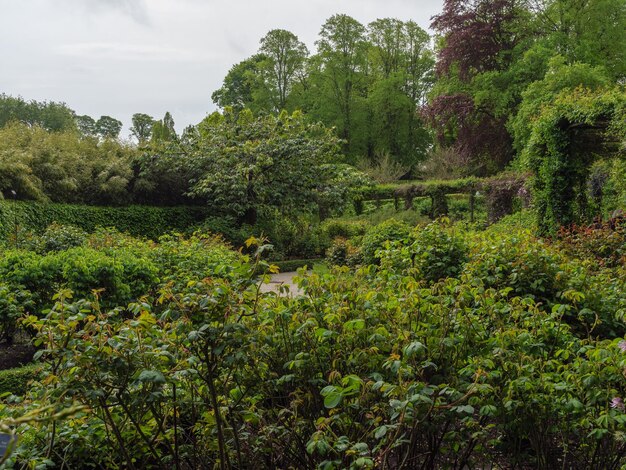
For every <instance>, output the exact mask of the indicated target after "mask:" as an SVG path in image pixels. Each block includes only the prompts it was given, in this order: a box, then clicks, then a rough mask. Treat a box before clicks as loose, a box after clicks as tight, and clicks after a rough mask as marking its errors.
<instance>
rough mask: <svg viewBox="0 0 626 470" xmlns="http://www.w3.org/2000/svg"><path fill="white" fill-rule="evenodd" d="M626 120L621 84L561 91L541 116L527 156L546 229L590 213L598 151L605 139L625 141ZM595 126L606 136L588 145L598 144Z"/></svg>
mask: <svg viewBox="0 0 626 470" xmlns="http://www.w3.org/2000/svg"><path fill="white" fill-rule="evenodd" d="M624 122H626V93H625V92H624V90H623V88H622V87H616V88H614V89H609V90H606V89H605V90H602V91H593V92H592V91H589V90H585V89H582V88H578V89H576V90H575V91H574V92H573V93H572V92H570V91H567V92H562V93H561V94H559V95H557V97H556V99H555V100H554V102H553V103H552V104H551V105H549V106H545V107H544V108H543V109H542V111H541V113H540V114H539V116H537V117H536V119H535V121H534V123H533V126H532V131H531V136H530V140H529V142H528V145H527V146H526V148H525V149H524V151H523V157H522V158H523V160H524V162H525V163H526V165H527V166H528V167H529V168H530V170H531V171H532V172H533V175H534V177H533V192H534V201H535V204H536V207H537V217H538V227H539V230H540V231H541V232H542V233H544V234H550V233H554V232H555V231H556V230H557V229H558V228H559V227H560V226H564V225H570V224H573V223H577V222H580V221H582V220H584V219H586V218H588V216H589V213H588V212H589V211H588V202H587V189H586V183H587V179H588V176H589V169H590V166H591V164H592V163H593V162H594V160H596V159H597V155H598V153H603V152H605V151H606V148H603V147H605V144H606V143H610V142H611V141H617V142H619V141H623V139H624V136H625V135H626V125H625V124H624ZM590 131H591V132H596V133H597V132H600V133H601V138H602V143H601V144H599V145H594V147H593V148H589V144H590V143H591V144H595V142H593V139H592V137H590V134H589V132H590ZM590 140H591V142H590ZM585 144H586V145H585ZM609 152H612V149H609Z"/></svg>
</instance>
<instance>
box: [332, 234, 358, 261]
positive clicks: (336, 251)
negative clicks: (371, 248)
mask: <svg viewBox="0 0 626 470" xmlns="http://www.w3.org/2000/svg"><path fill="white" fill-rule="evenodd" d="M326 260H327V261H328V262H329V263H330V264H332V265H335V266H353V267H354V266H357V265H359V264H361V262H362V261H363V257H362V254H361V250H360V249H359V248H358V247H357V246H355V245H354V244H353V243H352V242H351V241H350V240H348V239H346V238H342V237H337V238H335V239H334V240H333V243H332V244H331V246H330V247H329V248H328V249H327V250H326Z"/></svg>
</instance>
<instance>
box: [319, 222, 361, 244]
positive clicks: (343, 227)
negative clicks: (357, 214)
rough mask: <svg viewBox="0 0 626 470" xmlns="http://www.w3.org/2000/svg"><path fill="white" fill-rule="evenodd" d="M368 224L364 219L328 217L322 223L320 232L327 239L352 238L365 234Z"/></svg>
mask: <svg viewBox="0 0 626 470" xmlns="http://www.w3.org/2000/svg"><path fill="white" fill-rule="evenodd" d="M369 226H370V224H369V223H368V221H366V220H343V219H328V220H325V221H324V222H323V223H322V232H323V233H324V235H325V236H326V237H327V238H328V239H329V240H334V239H336V238H337V237H342V238H353V237H358V236H361V235H365V232H366V231H367V229H368V227H369Z"/></svg>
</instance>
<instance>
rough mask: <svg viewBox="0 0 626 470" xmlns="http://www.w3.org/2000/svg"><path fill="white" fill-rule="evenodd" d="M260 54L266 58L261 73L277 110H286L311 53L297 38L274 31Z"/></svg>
mask: <svg viewBox="0 0 626 470" xmlns="http://www.w3.org/2000/svg"><path fill="white" fill-rule="evenodd" d="M259 53H260V54H262V55H263V57H264V60H263V61H261V63H260V69H261V71H262V74H263V78H264V83H265V86H266V87H267V89H268V91H269V93H270V97H271V101H272V104H273V106H274V109H275V110H276V111H281V110H283V109H286V105H287V97H288V96H289V92H290V91H291V89H292V87H293V83H294V81H295V80H296V79H297V78H298V77H299V76H301V75H302V73H303V70H304V64H305V61H306V59H307V56H308V55H309V51H308V49H307V47H306V46H305V45H304V43H302V42H301V41H300V40H299V39H298V37H297V36H296V35H295V34H293V33H291V32H289V31H286V30H284V29H273V30H271V31H270V32H269V33H267V34H266V35H265V36H264V37H263V38H262V39H261V47H260V49H259Z"/></svg>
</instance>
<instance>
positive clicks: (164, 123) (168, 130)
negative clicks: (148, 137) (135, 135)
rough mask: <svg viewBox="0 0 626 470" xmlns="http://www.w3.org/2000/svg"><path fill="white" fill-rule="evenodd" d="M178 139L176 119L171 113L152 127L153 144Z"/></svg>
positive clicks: (166, 114)
mask: <svg viewBox="0 0 626 470" xmlns="http://www.w3.org/2000/svg"><path fill="white" fill-rule="evenodd" d="M177 138H178V135H177V134H176V129H175V128H174V118H173V117H172V115H171V114H170V112H169V111H167V112H166V113H165V116H163V119H161V120H159V121H155V122H154V123H153V125H152V142H171V141H175V140H176V139H177Z"/></svg>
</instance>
